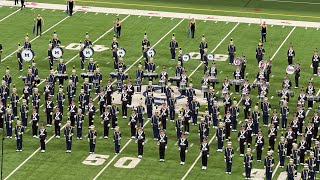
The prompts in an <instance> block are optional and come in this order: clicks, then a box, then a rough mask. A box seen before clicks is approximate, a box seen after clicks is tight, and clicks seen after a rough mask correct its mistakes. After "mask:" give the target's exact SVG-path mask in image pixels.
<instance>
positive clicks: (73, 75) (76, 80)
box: [70, 66, 79, 96]
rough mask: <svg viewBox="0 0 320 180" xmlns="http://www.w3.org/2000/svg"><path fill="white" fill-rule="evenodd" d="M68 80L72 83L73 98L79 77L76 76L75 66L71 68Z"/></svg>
mask: <svg viewBox="0 0 320 180" xmlns="http://www.w3.org/2000/svg"><path fill="white" fill-rule="evenodd" d="M70 80H72V83H73V86H74V93H73V94H74V96H75V95H76V93H77V85H78V82H79V77H78V75H77V74H76V69H75V66H73V69H72V75H71V76H70Z"/></svg>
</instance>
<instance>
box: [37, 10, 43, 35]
mask: <svg viewBox="0 0 320 180" xmlns="http://www.w3.org/2000/svg"><path fill="white" fill-rule="evenodd" d="M35 21H36V25H37V36H38V35H40V36H41V34H42V26H43V25H44V20H43V18H42V16H41V15H40V14H38V16H37V17H36V19H35Z"/></svg>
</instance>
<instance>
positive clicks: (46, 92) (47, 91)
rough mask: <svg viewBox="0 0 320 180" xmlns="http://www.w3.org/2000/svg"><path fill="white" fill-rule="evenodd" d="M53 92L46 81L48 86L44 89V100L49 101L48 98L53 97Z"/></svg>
mask: <svg viewBox="0 0 320 180" xmlns="http://www.w3.org/2000/svg"><path fill="white" fill-rule="evenodd" d="M51 92H52V85H51V84H50V82H49V81H48V80H46V85H45V86H44V87H43V95H44V100H45V101H47V100H48V97H49V96H51Z"/></svg>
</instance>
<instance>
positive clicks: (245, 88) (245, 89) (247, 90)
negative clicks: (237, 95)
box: [241, 79, 251, 94]
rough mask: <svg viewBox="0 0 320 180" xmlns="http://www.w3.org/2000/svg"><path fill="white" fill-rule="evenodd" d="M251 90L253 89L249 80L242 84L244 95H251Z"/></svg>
mask: <svg viewBox="0 0 320 180" xmlns="http://www.w3.org/2000/svg"><path fill="white" fill-rule="evenodd" d="M250 90H251V87H250V84H249V82H248V80H247V79H246V80H244V83H243V84H242V87H241V92H242V94H250Z"/></svg>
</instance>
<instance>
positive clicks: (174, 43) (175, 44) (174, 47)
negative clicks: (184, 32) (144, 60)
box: [169, 34, 179, 60]
mask: <svg viewBox="0 0 320 180" xmlns="http://www.w3.org/2000/svg"><path fill="white" fill-rule="evenodd" d="M178 47H179V45H178V42H177V41H176V37H175V35H174V34H172V40H171V41H170V44H169V49H170V53H171V60H176V50H177V48H178Z"/></svg>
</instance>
